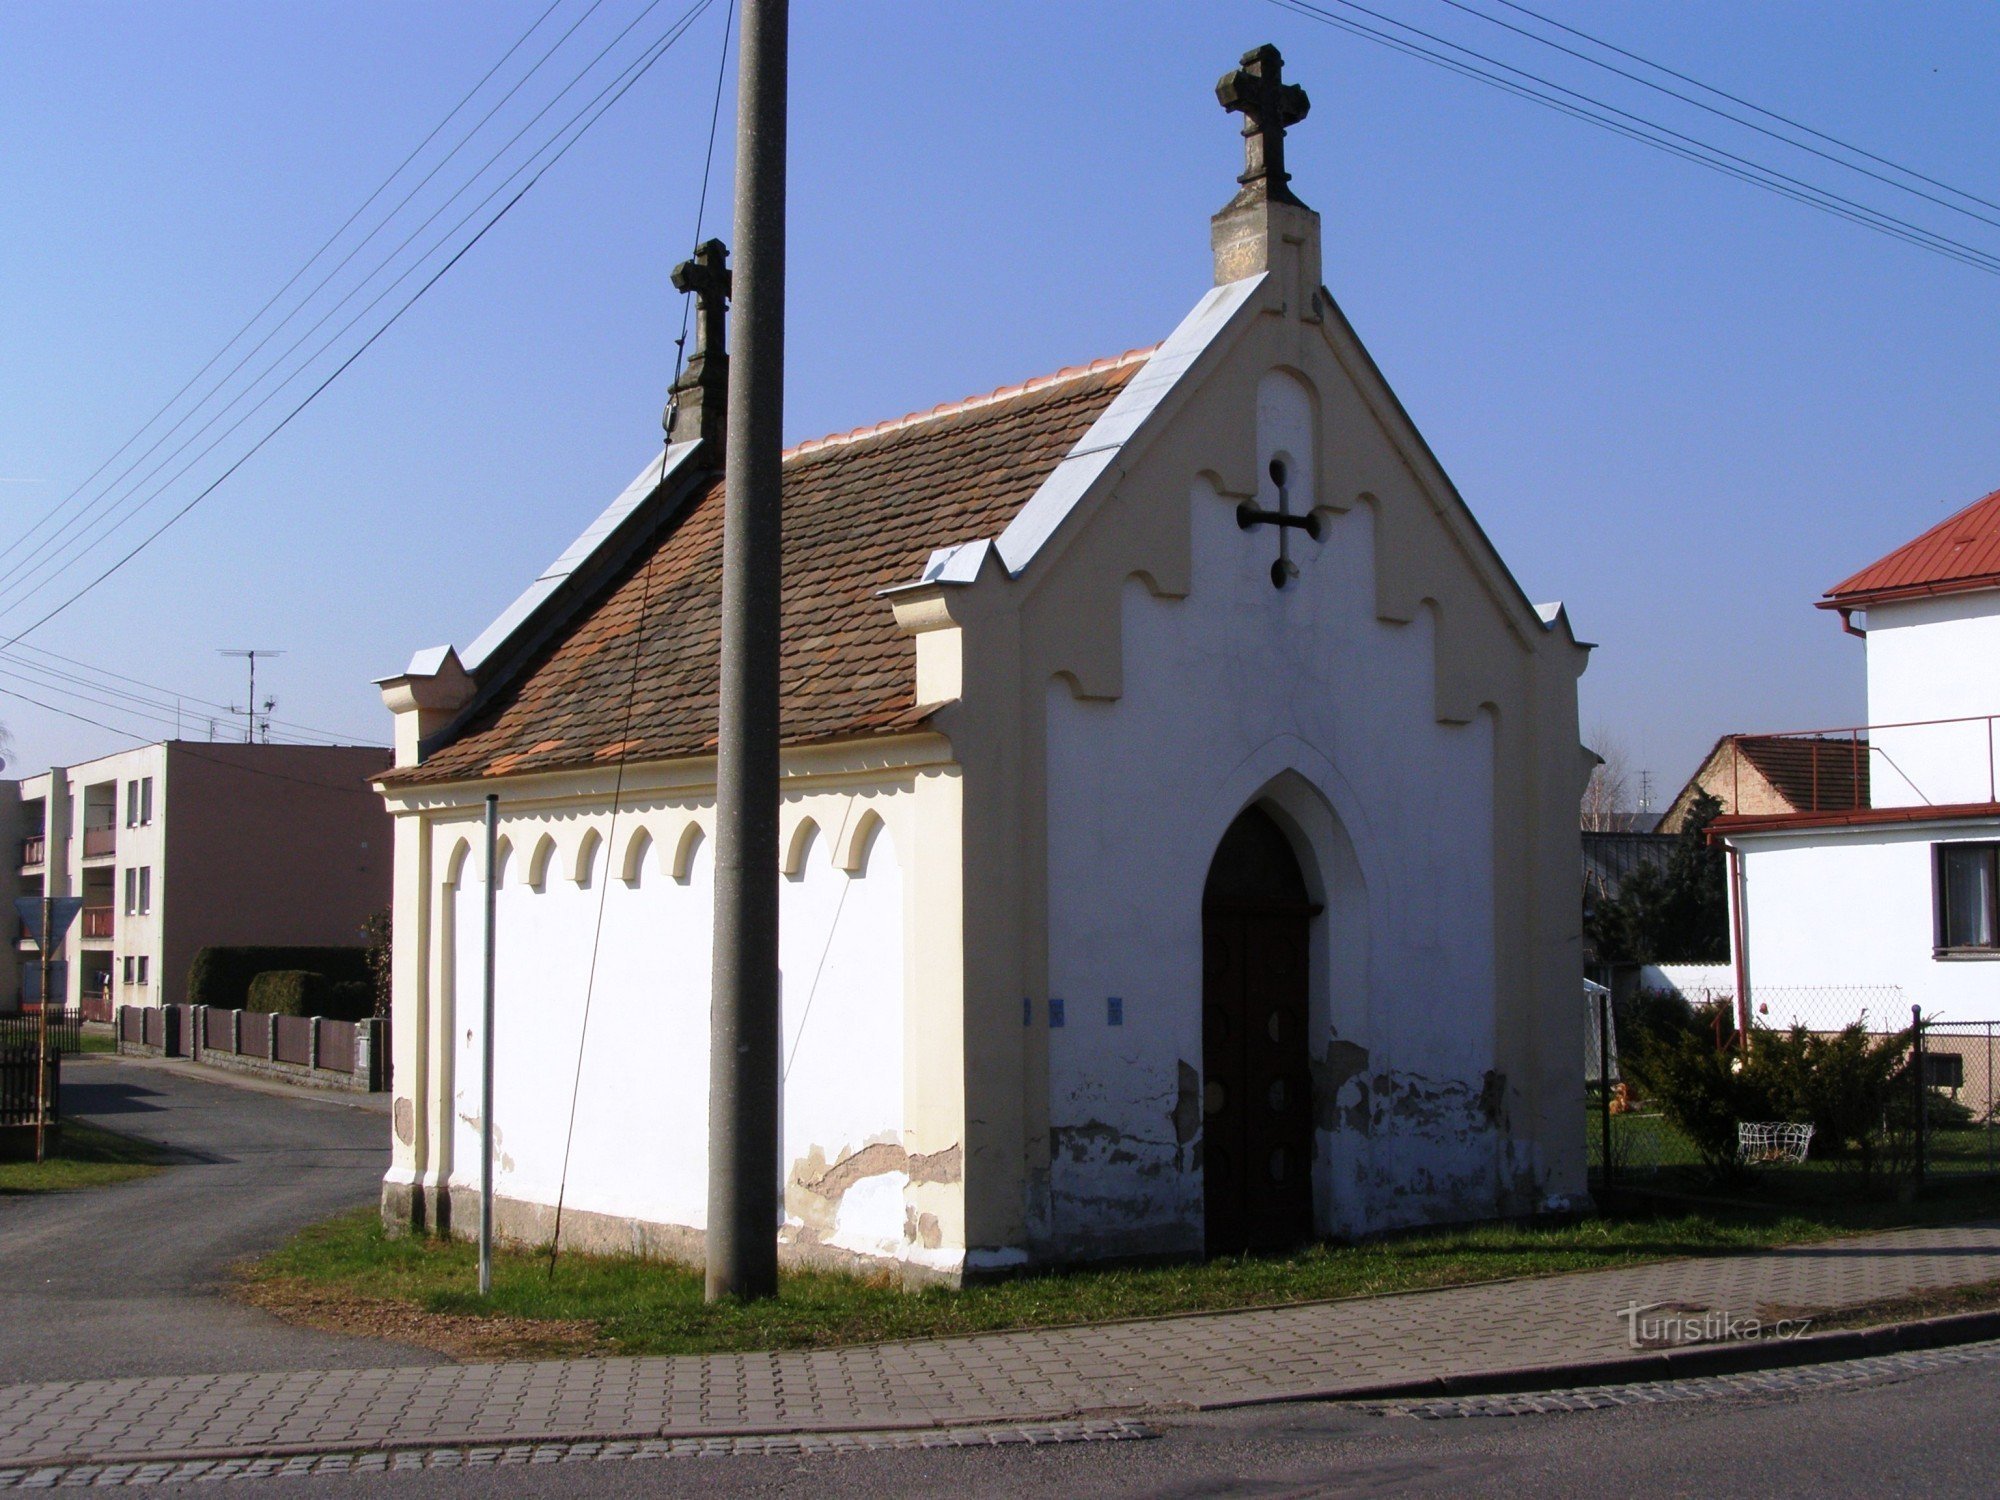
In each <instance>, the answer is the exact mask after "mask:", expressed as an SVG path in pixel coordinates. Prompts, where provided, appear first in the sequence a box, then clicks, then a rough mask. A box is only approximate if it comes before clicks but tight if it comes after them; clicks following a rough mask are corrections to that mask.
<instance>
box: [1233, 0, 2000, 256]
mask: <svg viewBox="0 0 2000 1500" xmlns="http://www.w3.org/2000/svg"><path fill="white" fill-rule="evenodd" d="M1270 3H1272V4H1274V5H1277V6H1279V7H1280V8H1282V9H1284V10H1288V11H1291V12H1293V13H1294V14H1297V15H1299V16H1302V17H1304V18H1305V19H1307V20H1311V21H1317V22H1319V23H1321V24H1322V25H1327V26H1332V27H1335V28H1336V29H1338V30H1341V31H1346V32H1349V33H1350V34H1352V35H1355V36H1359V37H1362V38H1364V39H1366V40H1369V41H1373V42H1376V43H1379V44H1381V45H1383V46H1387V47H1390V48H1393V49H1394V50H1396V51H1398V52H1403V53H1406V54H1407V55H1409V56H1412V57H1415V58H1419V59H1421V60H1422V61H1425V62H1429V63H1433V64H1435V65H1437V66H1439V67H1443V68H1446V69H1449V70H1450V71H1452V72H1454V73H1458V74H1461V75H1462V76H1464V77H1467V78H1471V79H1474V80H1475V81H1477V82H1481V83H1485V84H1488V85H1489V86H1491V87H1494V88H1498V89H1501V90H1502V91H1504V92H1506V93H1510V94H1514V95H1516V96H1518V97H1520V98H1523V99H1527V100H1529V101H1531V102H1533V103H1536V104H1540V105H1543V106H1545V107H1547V108H1550V109H1554V110H1557V111H1559V112H1560V113H1563V114H1566V115H1570V116H1572V117H1574V118H1576V119H1579V120H1582V121H1584V122H1586V123H1588V124H1591V125H1596V126H1598V127H1599V128H1601V129H1605V130H1609V131H1612V132H1613V133H1615V134H1618V135H1622V136H1625V137H1627V138H1629V139H1631V140H1635V141H1638V142H1640V143H1641V144H1644V145H1648V146H1652V147H1653V148H1655V149H1656V150H1661V151H1665V152H1667V153H1668V154H1669V155H1673V156H1678V157H1681V158H1682V159H1684V160H1687V161H1691V162H1693V163H1695V164H1696V165H1698V166H1703V167H1707V168H1709V169H1710V170H1712V171H1717V172H1721V173H1723V174H1724V175H1726V176H1730V177H1735V178H1737V179H1739V180H1740V181H1743V182H1747V183H1750V184H1751V185H1753V186H1756V187H1760V188H1763V189H1765V190H1767V191H1769V192H1774V193H1777V194H1778V195H1779V196H1781V197H1785V198H1790V199H1792V200H1793V201H1795V202H1798V203H1803V204H1805V205H1807V206H1808V207H1812V208H1816V209H1819V210H1821V211H1822V212H1825V213H1829V214H1832V215H1833V216H1834V217H1836V218H1841V219H1846V220H1848V221H1849V222H1851V223H1854V224H1858V225H1861V226H1862V227H1864V228H1867V229H1873V230H1875V231H1877V232H1878V233H1882V234H1885V235H1888V236H1889V237H1890V238H1893V239H1898V240H1902V241H1905V242H1906V243H1908V244H1911V245H1915V246H1916V247H1917V248H1919V249H1923V250H1929V251H1931V252H1933V253H1935V254H1939V255H1942V256H1944V257H1945V258H1946V259H1949V260H1955V261H1958V262H1960V263H1961V264H1964V265H1968V266H1971V267H1973V268H1974V269H1976V270H1981V271H1986V272H1988V273H1989V274H2000V256H1995V255H1992V254H1989V253H1987V252H1986V251H1983V250H1980V249H1978V248H1977V247H1975V246H1972V245H1968V244H1965V243H1963V242H1961V241H1958V240H1954V239H1952V238H1950V237H1949V236H1947V235H1941V234H1938V233H1936V232H1934V231H1932V230H1928V229H1924V228H1922V227H1921V226H1919V225H1915V224H1911V223H1909V222H1908V221H1906V220H1902V219H1898V218H1896V217H1895V216H1894V215H1892V214H1887V213H1884V212H1882V211H1881V210H1878V209H1874V208H1871V207H1869V206H1868V205H1866V204H1862V203H1858V202H1856V201H1855V200H1853V199H1849V198H1846V197H1843V196H1842V195H1840V194H1838V193H1835V192H1833V191H1831V190H1830V189H1826V188H1822V187H1819V186H1817V185H1815V184H1812V183H1808V182H1805V181H1803V180H1802V179H1799V178H1795V177H1792V176H1790V175H1789V174H1786V173H1783V172H1780V171H1777V170H1776V169H1775V168H1772V167H1767V166H1764V165H1763V164H1761V163H1758V162H1755V161H1751V160H1750V159H1749V158H1746V157H1742V156H1738V155H1736V154H1735V153H1733V152H1730V151H1726V150H1724V149H1722V148H1721V147H1718V146H1714V145H1711V144H1709V143H1707V142H1704V141H1701V140H1699V139H1697V138H1695V137H1693V136H1690V135H1687V134H1685V133H1684V132H1681V131H1677V130H1674V129H1672V128H1671V127H1669V126H1665V125H1661V124H1659V123H1658V122H1656V121H1652V120H1648V119H1646V118H1645V117H1643V116H1640V115H1636V114H1633V113H1632V112H1630V111H1628V110H1623V109H1620V108H1618V107H1617V106H1616V105H1611V104H1606V103H1604V102H1603V101H1601V100H1597V99H1594V98H1592V97H1591V96H1589V95H1587V94H1583V93H1580V92H1578V91H1577V90H1575V89H1570V88H1565V87H1564V86H1563V85H1561V84H1558V83H1554V82H1551V81H1550V80H1548V79H1544V78H1541V77H1540V76H1539V75H1536V74H1533V73H1530V72H1528V71H1527V70H1525V69H1522V68H1516V67H1514V66H1513V65H1511V64H1509V63H1504V62H1500V61H1499V60H1497V59H1494V58H1490V57H1488V56H1486V55H1485V54H1484V53H1481V52H1477V51H1475V50H1474V49H1472V48H1469V47H1464V46H1461V45H1460V44H1458V43H1456V42H1451V41H1447V40H1444V39H1443V38H1436V37H1433V34H1432V33H1430V32H1426V31H1423V30H1422V29H1421V28H1418V27H1414V26H1410V25H1408V24H1407V23H1405V22H1401V21H1396V20H1393V19H1392V18H1389V17H1383V16H1381V13H1380V12H1378V11H1372V10H1369V9H1367V7H1365V6H1360V5H1356V4H1354V3H1353V0H1335V3H1336V4H1341V5H1344V6H1346V7H1347V8H1348V9H1350V10H1355V11H1359V12H1361V13H1362V14H1365V15H1369V16H1376V17H1380V18H1381V19H1383V20H1385V21H1387V22H1388V24H1390V25H1393V26H1396V27H1398V28H1399V29H1401V30H1404V31H1408V32H1410V33H1411V34H1412V35H1416V36H1421V37H1425V38H1427V39H1432V40H1436V41H1437V42H1438V43H1439V45H1441V46H1444V47H1448V48H1450V49H1451V50H1452V51H1454V52H1458V53H1462V54H1464V55H1465V56H1466V57H1470V58H1473V59H1475V62H1472V63H1466V62H1461V61H1459V60H1457V59H1455V58H1451V57H1447V56H1445V55H1444V54H1443V53H1440V52H1437V51H1435V50H1433V49H1431V48H1429V47H1426V46H1424V45H1422V44H1421V43H1418V42H1411V41H1408V40H1406V39H1405V38H1402V37H1397V36H1393V35H1391V34H1389V33H1387V32H1383V31H1380V30H1377V29H1376V28H1374V27H1371V26H1368V25H1366V24H1364V23H1362V22H1358V21H1354V20H1351V19H1349V18H1347V17H1345V16H1338V15H1335V14H1333V13H1332V12H1330V11H1327V10H1325V9H1322V8H1321V7H1320V6H1317V5H1313V4H1311V3H1309V0H1270ZM1482 63H1483V64H1486V65H1488V66H1487V67H1482V66H1480V65H1479V64H1482ZM1489 67H1490V68H1498V69H1502V70H1504V71H1505V72H1508V73H1512V74H1515V75H1516V76H1517V77H1519V78H1524V79H1527V80H1528V83H1527V84H1520V83H1516V82H1514V81H1512V80H1510V79H1506V78H1502V77H1501V76H1499V74H1497V73H1494V72H1491V71H1489V70H1488V68H1489ZM1539 89H1549V90H1553V91H1555V94H1561V95H1567V96H1569V99H1568V100H1565V99H1562V98H1557V97H1555V96H1554V95H1553V94H1548V93H1542V92H1539ZM1569 100H1575V101H1577V102H1575V103H1571V102H1569ZM1600 112H1602V113H1600ZM1608 116H1620V117H1622V119H1614V118H1609V117H1608ZM1626 121H1630V122H1631V123H1630V124H1627V123H1624V122H1626Z"/></svg>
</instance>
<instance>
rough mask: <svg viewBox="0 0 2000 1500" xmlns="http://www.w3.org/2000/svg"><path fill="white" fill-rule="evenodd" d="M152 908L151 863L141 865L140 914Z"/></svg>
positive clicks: (142, 914)
mask: <svg viewBox="0 0 2000 1500" xmlns="http://www.w3.org/2000/svg"><path fill="white" fill-rule="evenodd" d="M152 909H153V867H152V866H151V865H141V866H140V867H139V914H140V915H141V916H144V915H145V914H146V913H147V912H149V911H151V910H152ZM142 962H143V960H142ZM145 982H146V981H145V980H143V979H142V980H140V981H139V983H141V984H144V983H145Z"/></svg>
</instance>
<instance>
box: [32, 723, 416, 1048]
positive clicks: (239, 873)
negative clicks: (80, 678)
mask: <svg viewBox="0 0 2000 1500" xmlns="http://www.w3.org/2000/svg"><path fill="white" fill-rule="evenodd" d="M389 763H390V753H389V752H388V751H387V750H378V749H374V748H372V747H368V746H356V745H336V746H319V745H255V744H213V743H203V742H195V741H187V740H166V741H162V742H160V743H158V744H153V745H144V746H141V747H139V748H137V749H133V750H124V751H120V752H119V753H117V754H115V755H106V756H102V757H100V758H98V759H96V760H92V761H88V762H85V763H83V764H81V765H74V766H54V767H51V768H50V769H49V770H48V771H46V772H43V773H42V774H40V775H38V776H29V777H24V778H22V779H21V780H19V781H4V782H0V898H4V900H0V911H5V912H6V913H7V914H8V916H9V917H10V918H11V915H12V908H13V900H12V898H13V897H15V896H36V897H39V896H41V895H43V894H44V893H46V894H48V895H52V896H81V897H82V898H83V910H82V912H81V913H80V914H79V916H78V918H77V920H76V922H75V923H73V924H72V925H71V927H70V929H69V932H68V933H67V935H66V936H65V938H64V941H63V943H62V945H61V948H60V952H59V954H58V956H57V958H56V960H55V961H54V962H52V964H51V975H50V989H51V991H52V992H53V993H55V994H57V995H60V996H62V997H64V1003H65V1004H66V1005H69V1006H81V1007H82V1008H83V1009H84V1010H85V1011H86V1012H87V1013H89V1014H93V1015H106V1016H108V1014H109V1009H110V1008H111V1007H115V1006H118V1005H172V1004H178V1003H180V1002H181V1001H182V1000H183V999H184V997H185V991H186V985H187V976H188V966H189V964H190V963H191V962H192V961H193V959H194V955H195V953H196V952H197V950H199V949H201V948H203V947H205V946H208V945H210V944H240V943H300V944H307V943H310V944H320V943H324V944H358V943H359V942H360V941H361V924H362V922H363V921H364V920H365V919H366V918H367V917H368V915H369V914H370V913H372V912H376V911H380V910H382V909H383V908H385V907H386V906H387V905H388V904H389V895H390V877H391V864H392V861H391V851H390V821H389V817H388V814H387V813H386V812H385V811H384V810H383V806H382V799H381V798H380V797H379V796H378V795H376V794H375V793H374V792H373V791H372V790H371V788H370V786H369V780H370V778H371V777H374V776H376V775H379V774H380V773H381V772H382V771H384V770H386V769H387V768H388V766H389ZM40 993H41V988H40V964H39V957H38V953H37V950H36V948H35V945H34V943H33V942H32V941H31V940H30V939H29V938H28V937H27V935H26V934H25V933H24V932H21V931H19V930H18V924H17V929H16V936H15V940H14V941H13V942H11V943H7V944H4V945H0V1011H4V1010H12V1009H15V1008H17V1007H18V1006H20V1005H24V1004H25V1005H33V1004H34V1003H36V1001H37V1000H38V999H39V998H40Z"/></svg>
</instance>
